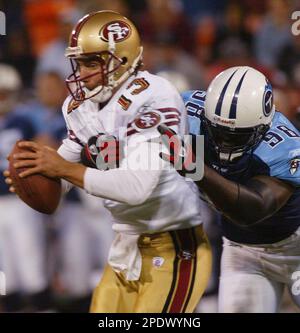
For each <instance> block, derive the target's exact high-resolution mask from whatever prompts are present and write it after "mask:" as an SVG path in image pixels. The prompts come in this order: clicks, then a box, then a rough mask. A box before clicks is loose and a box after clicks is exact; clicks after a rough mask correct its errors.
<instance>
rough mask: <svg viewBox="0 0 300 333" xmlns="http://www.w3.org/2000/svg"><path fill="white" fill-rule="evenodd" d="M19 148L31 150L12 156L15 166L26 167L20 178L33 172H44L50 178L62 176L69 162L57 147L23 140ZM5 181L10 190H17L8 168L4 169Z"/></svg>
mask: <svg viewBox="0 0 300 333" xmlns="http://www.w3.org/2000/svg"><path fill="white" fill-rule="evenodd" d="M18 147H19V148H26V149H28V150H30V151H24V152H21V153H17V154H14V155H13V156H10V157H11V158H13V159H14V164H13V165H14V167H15V168H16V169H18V168H26V170H24V171H22V172H21V173H20V174H19V177H20V178H25V177H27V176H30V175H33V174H37V173H40V174H43V175H44V176H47V177H50V178H60V177H62V175H63V173H64V170H65V168H66V167H68V166H67V164H68V162H67V161H66V160H64V159H63V158H62V157H61V156H60V155H59V154H58V153H57V152H56V150H55V149H52V148H50V147H48V146H43V145H39V144H37V143H35V142H32V141H21V142H19V143H18ZM3 174H4V176H5V178H6V179H5V182H6V183H7V184H8V185H9V186H10V188H9V190H10V192H15V188H14V186H13V181H12V179H11V178H10V173H9V171H8V170H6V171H4V173H3Z"/></svg>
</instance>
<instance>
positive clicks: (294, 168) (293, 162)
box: [290, 158, 300, 175]
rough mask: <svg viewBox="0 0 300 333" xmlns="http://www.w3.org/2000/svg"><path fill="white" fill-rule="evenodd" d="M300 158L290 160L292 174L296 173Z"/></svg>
mask: <svg viewBox="0 0 300 333" xmlns="http://www.w3.org/2000/svg"><path fill="white" fill-rule="evenodd" d="M299 162H300V158H294V159H293V160H291V162H290V173H291V175H293V174H295V172H296V171H297V170H298V167H299Z"/></svg>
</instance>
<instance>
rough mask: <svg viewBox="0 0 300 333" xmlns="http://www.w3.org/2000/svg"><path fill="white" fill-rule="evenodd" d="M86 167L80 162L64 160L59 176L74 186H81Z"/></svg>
mask: <svg viewBox="0 0 300 333" xmlns="http://www.w3.org/2000/svg"><path fill="white" fill-rule="evenodd" d="M86 169H87V168H86V167H85V166H84V165H82V164H79V163H72V162H68V161H65V163H64V166H63V169H62V171H61V178H63V179H65V180H66V181H68V182H70V183H72V184H73V185H75V186H78V187H81V188H83V187H84V174H85V172H86Z"/></svg>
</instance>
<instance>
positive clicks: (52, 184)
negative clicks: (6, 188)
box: [9, 141, 61, 214]
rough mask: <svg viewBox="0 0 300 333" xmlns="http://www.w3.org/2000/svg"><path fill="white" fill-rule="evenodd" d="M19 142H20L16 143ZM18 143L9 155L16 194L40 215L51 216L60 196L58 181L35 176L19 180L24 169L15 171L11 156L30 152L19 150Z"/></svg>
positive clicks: (10, 170) (59, 183)
mask: <svg viewBox="0 0 300 333" xmlns="http://www.w3.org/2000/svg"><path fill="white" fill-rule="evenodd" d="M18 142H20V141H18ZM18 142H17V143H16V144H15V146H14V147H13V149H12V151H11V153H10V155H9V172H10V178H11V179H12V181H13V186H14V187H15V189H16V193H17V194H18V196H19V197H20V198H21V200H22V201H24V202H25V203H26V204H27V205H28V206H30V207H31V208H33V209H35V210H37V211H38V212H40V213H44V214H52V213H54V211H55V210H56V208H57V206H58V204H59V201H60V196H61V182H60V179H53V178H48V177H46V176H43V175H40V174H35V175H31V176H28V177H25V178H20V177H19V174H20V173H21V172H22V171H24V170H25V169H26V168H19V169H15V168H14V166H13V164H14V163H15V160H14V158H13V154H16V153H21V152H26V151H30V150H29V149H28V148H19V147H18V145H17V144H18Z"/></svg>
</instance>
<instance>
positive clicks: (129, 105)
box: [59, 71, 202, 234]
mask: <svg viewBox="0 0 300 333" xmlns="http://www.w3.org/2000/svg"><path fill="white" fill-rule="evenodd" d="M185 113H186V111H185V107H184V104H183V101H182V99H181V97H180V95H179V93H178V92H177V91H176V89H175V88H174V87H173V86H172V85H171V84H170V83H169V82H168V81H167V80H165V79H164V78H161V77H159V76H156V75H152V74H150V73H149V72H147V71H139V72H138V73H137V75H134V76H131V77H130V78H129V79H128V80H127V81H126V82H125V83H124V84H122V86H121V87H120V88H119V89H118V91H117V92H116V93H115V94H114V95H113V97H112V98H111V100H110V101H109V102H108V103H107V104H106V105H105V106H104V107H102V108H101V109H100V106H99V104H97V103H94V102H91V101H90V100H86V101H84V102H82V103H80V102H75V101H74V100H72V98H71V97H68V98H67V99H66V101H65V103H64V105H63V114H64V117H65V121H66V124H67V128H68V132H69V136H68V138H67V139H65V140H64V141H63V144H62V146H61V148H60V149H59V153H60V154H61V155H62V156H63V157H64V158H65V159H67V160H69V161H73V162H78V161H80V152H81V149H82V147H83V145H84V144H86V143H87V141H88V139H89V138H90V137H91V136H93V135H97V134H99V133H105V134H110V135H114V136H115V137H117V138H118V139H119V140H125V139H128V140H129V142H130V140H133V141H134V140H135V139H137V140H139V137H142V138H144V135H145V133H151V134H150V136H152V135H153V133H154V132H156V134H155V135H157V136H159V133H158V131H157V130H156V131H155V128H156V127H157V126H158V125H159V124H161V123H164V124H166V125H167V126H169V127H170V128H172V129H173V130H175V131H176V132H177V133H179V134H181V135H184V134H187V133H188V129H187V123H186V114H185ZM146 136H147V134H146ZM142 140H144V139H142ZM157 155H158V154H157ZM157 158H158V159H160V158H159V156H157ZM113 171H114V170H108V171H100V170H96V169H89V168H88V169H87V173H89V174H90V175H92V174H93V175H96V173H102V174H103V172H105V173H111V172H113ZM106 175H108V174H106ZM115 175H117V173H116V172H115ZM125 175H126V174H125ZM147 177H151V173H149V174H148V175H147ZM147 177H146V178H147ZM95 179H96V178H95ZM123 179H124V178H123ZM140 181H141V182H143V181H147V179H144V180H143V179H141V180H140ZM95 186H98V187H99V188H100V187H101V184H96V185H95V184H92V185H91V186H90V187H89V188H91V187H95ZM86 190H87V191H88V189H87V188H86ZM128 191H129V189H128ZM88 192H89V193H92V190H90V191H88ZM96 192H97V191H96ZM112 192H113V189H112ZM92 194H94V195H95V193H92ZM126 194H127V195H128V196H130V193H126ZM104 197H105V196H104ZM106 197H107V196H106ZM105 206H106V207H107V208H108V209H109V210H110V211H111V213H112V216H113V218H114V222H115V224H114V230H116V231H121V232H125V233H132V234H140V233H152V232H158V231H167V230H174V229H184V228H189V227H192V226H195V225H198V224H200V223H202V219H201V213H200V199H199V193H198V189H197V186H196V185H195V184H194V183H193V182H191V181H186V180H185V179H184V178H183V177H181V176H180V175H179V174H178V173H177V172H176V171H175V170H174V169H172V168H166V169H164V170H161V172H160V174H159V179H158V180H157V183H156V186H155V188H153V189H152V190H151V193H150V194H149V196H148V197H147V199H146V200H145V201H144V202H142V203H139V204H136V205H130V204H128V203H126V202H120V201H116V200H108V199H107V200H105Z"/></svg>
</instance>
